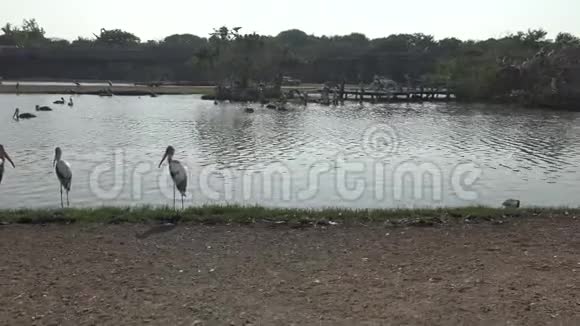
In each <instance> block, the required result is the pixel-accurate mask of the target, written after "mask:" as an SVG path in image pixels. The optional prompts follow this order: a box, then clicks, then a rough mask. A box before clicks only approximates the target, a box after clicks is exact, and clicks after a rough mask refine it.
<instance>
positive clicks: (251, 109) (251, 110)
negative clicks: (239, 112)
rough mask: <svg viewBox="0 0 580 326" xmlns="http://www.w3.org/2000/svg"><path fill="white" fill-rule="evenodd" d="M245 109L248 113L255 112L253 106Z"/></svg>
mask: <svg viewBox="0 0 580 326" xmlns="http://www.w3.org/2000/svg"><path fill="white" fill-rule="evenodd" d="M244 111H246V112H247V113H254V109H253V108H245V109H244Z"/></svg>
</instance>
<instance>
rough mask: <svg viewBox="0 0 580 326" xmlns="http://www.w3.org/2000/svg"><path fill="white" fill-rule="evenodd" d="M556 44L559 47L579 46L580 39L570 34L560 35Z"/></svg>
mask: <svg viewBox="0 0 580 326" xmlns="http://www.w3.org/2000/svg"><path fill="white" fill-rule="evenodd" d="M555 42H556V44H557V45H559V46H578V45H580V39H579V38H577V37H576V36H574V35H572V34H570V33H559V34H558V36H556V40H555Z"/></svg>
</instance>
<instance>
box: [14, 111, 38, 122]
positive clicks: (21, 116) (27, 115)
mask: <svg viewBox="0 0 580 326" xmlns="http://www.w3.org/2000/svg"><path fill="white" fill-rule="evenodd" d="M32 118H36V116H35V115H34V114H32V113H20V109H19V108H16V110H15V111H14V115H13V116H12V119H14V120H16V121H19V120H20V119H32Z"/></svg>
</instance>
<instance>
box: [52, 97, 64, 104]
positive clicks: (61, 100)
mask: <svg viewBox="0 0 580 326" xmlns="http://www.w3.org/2000/svg"><path fill="white" fill-rule="evenodd" d="M64 103H65V100H64V97H61V98H60V100H56V101H54V102H52V104H64Z"/></svg>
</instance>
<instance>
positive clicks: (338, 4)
mask: <svg viewBox="0 0 580 326" xmlns="http://www.w3.org/2000/svg"><path fill="white" fill-rule="evenodd" d="M578 12H580V1H577V0H553V1H550V2H547V1H543V0H542V1H541V0H487V1H465V0H439V1H430V0H429V1H428V0H417V1H412V2H408V1H381V0H359V1H346V0H334V1H329V0H318V1H312V0H293V1H271V0H251V1H237V0H235V1H234V0H222V1H190V0H165V1H119V0H116V1H113V0H100V1H97V2H86V1H78V0H52V1H38V0H20V1H3V3H2V9H1V10H0V24H5V23H7V22H10V23H14V24H20V23H21V22H22V20H23V19H25V18H36V19H37V21H38V23H39V24H40V26H42V27H43V28H44V29H45V30H46V32H47V36H48V37H58V38H65V39H69V40H73V39H76V38H77V37H78V36H83V37H89V36H92V33H98V31H99V30H100V29H101V28H107V29H113V28H120V29H123V30H127V31H129V32H132V33H134V34H136V35H137V36H139V37H140V38H141V39H142V40H151V39H153V40H159V39H163V38H164V37H165V36H168V35H171V34H177V33H191V34H196V35H199V36H207V34H208V33H209V32H210V31H211V30H212V28H213V27H219V26H222V25H227V26H242V27H243V30H242V31H245V32H257V33H260V34H269V35H276V34H278V33H279V32H280V31H283V30H287V29H292V28H297V29H301V30H303V31H305V32H306V33H308V34H315V35H343V34H349V33H351V32H360V33H364V34H366V35H367V36H368V37H370V38H376V37H382V36H387V35H389V34H394V33H415V32H421V33H425V34H431V35H434V36H435V37H436V38H444V37H450V36H454V37H458V38H461V39H486V38H489V37H501V36H503V35H506V34H507V33H510V32H516V31H519V30H526V29H528V28H544V29H545V30H547V31H548V33H549V34H548V36H549V37H554V36H555V35H556V34H557V33H558V32H562V31H563V32H570V33H573V34H580V20H578V19H577V15H578Z"/></svg>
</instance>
